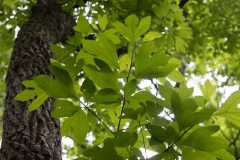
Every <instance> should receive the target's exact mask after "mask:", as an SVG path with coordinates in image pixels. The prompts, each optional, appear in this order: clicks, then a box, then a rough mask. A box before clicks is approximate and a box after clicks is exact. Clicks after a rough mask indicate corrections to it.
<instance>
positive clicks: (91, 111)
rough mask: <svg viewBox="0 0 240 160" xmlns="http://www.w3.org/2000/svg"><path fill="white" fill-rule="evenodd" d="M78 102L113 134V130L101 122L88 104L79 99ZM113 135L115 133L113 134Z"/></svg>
mask: <svg viewBox="0 0 240 160" xmlns="http://www.w3.org/2000/svg"><path fill="white" fill-rule="evenodd" d="M79 101H80V103H81V104H82V105H83V106H84V107H85V108H86V109H87V110H88V111H89V112H90V113H91V114H93V115H94V116H95V117H96V118H97V119H98V120H99V121H100V122H101V123H102V124H103V125H104V126H105V127H106V129H107V130H108V131H109V132H110V133H111V134H112V135H114V133H113V131H111V129H110V128H109V127H108V126H107V125H106V124H105V123H104V122H103V120H102V119H101V118H100V117H99V116H98V115H97V114H96V113H95V112H94V111H93V110H91V109H90V108H89V107H88V106H86V105H85V104H84V103H83V102H82V101H81V100H79ZM114 136H115V135H114Z"/></svg>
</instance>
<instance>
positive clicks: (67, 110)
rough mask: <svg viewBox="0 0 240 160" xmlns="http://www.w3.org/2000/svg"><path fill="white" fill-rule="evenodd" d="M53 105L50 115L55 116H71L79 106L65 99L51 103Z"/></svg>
mask: <svg viewBox="0 0 240 160" xmlns="http://www.w3.org/2000/svg"><path fill="white" fill-rule="evenodd" d="M53 106H54V107H55V108H54V111H53V112H52V113H51V116H52V117H55V118H62V117H71V116H72V115H73V114H74V113H75V112H77V111H79V108H80V107H78V106H76V105H74V104H73V103H72V102H70V101H66V100H57V101H56V102H54V103H53Z"/></svg>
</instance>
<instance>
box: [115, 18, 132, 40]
mask: <svg viewBox="0 0 240 160" xmlns="http://www.w3.org/2000/svg"><path fill="white" fill-rule="evenodd" d="M113 25H114V27H115V29H116V30H117V32H119V33H120V34H121V35H122V36H123V37H125V38H126V39H127V40H128V41H131V40H132V37H133V33H132V31H131V29H130V28H128V27H127V26H126V25H124V24H122V23H121V22H115V23H114V24H113Z"/></svg>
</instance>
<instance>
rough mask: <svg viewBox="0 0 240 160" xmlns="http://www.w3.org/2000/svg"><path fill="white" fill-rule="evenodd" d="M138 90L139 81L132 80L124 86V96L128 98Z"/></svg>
mask: <svg viewBox="0 0 240 160" xmlns="http://www.w3.org/2000/svg"><path fill="white" fill-rule="evenodd" d="M136 89H137V81H136V80H135V79H132V80H131V81H129V82H127V83H126V84H125V85H124V88H123V90H124V95H125V96H126V97H128V96H131V94H133V93H134V91H135V90H136Z"/></svg>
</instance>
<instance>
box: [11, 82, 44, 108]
mask: <svg viewBox="0 0 240 160" xmlns="http://www.w3.org/2000/svg"><path fill="white" fill-rule="evenodd" d="M22 84H23V85H24V86H25V87H26V88H29V89H31V90H28V89H26V90H23V91H21V92H20V93H18V94H17V96H16V97H15V99H16V100H19V101H27V100H31V99H33V98H35V97H36V96H37V97H36V98H35V99H34V100H33V101H32V103H31V104H30V105H29V106H28V110H29V111H33V110H35V109H37V108H38V107H39V106H41V105H42V104H43V103H44V102H45V101H46V100H47V98H48V95H47V94H46V93H45V92H44V91H43V90H42V89H40V88H39V87H38V86H37V83H36V82H35V81H34V80H25V81H23V82H22Z"/></svg>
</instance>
